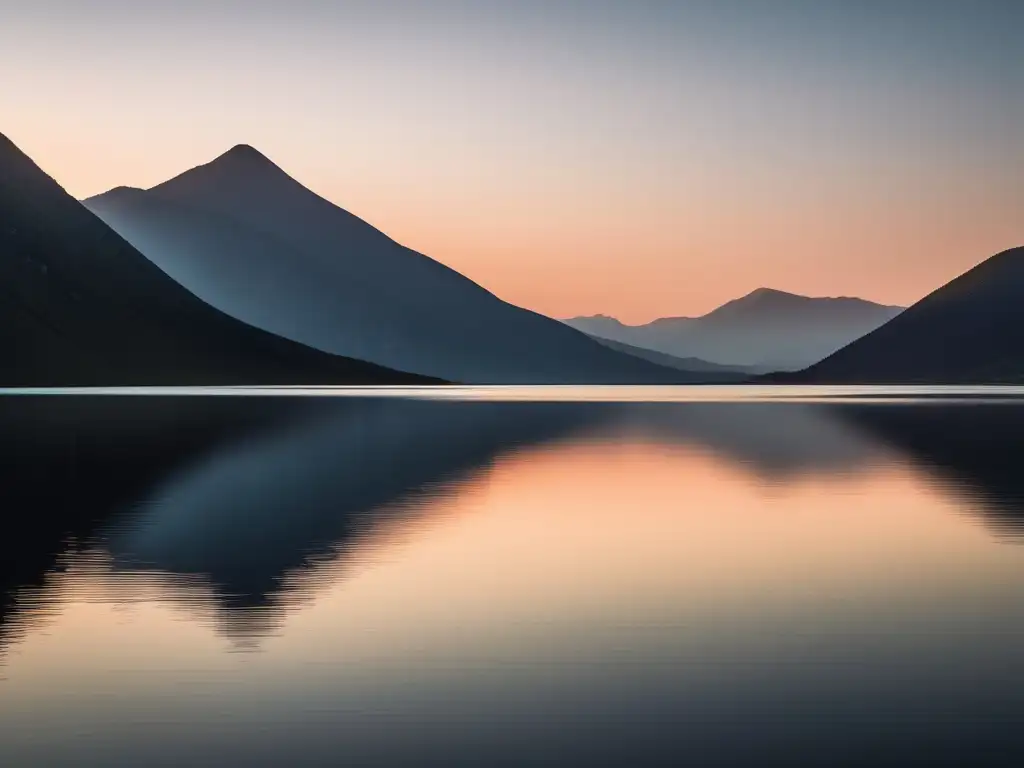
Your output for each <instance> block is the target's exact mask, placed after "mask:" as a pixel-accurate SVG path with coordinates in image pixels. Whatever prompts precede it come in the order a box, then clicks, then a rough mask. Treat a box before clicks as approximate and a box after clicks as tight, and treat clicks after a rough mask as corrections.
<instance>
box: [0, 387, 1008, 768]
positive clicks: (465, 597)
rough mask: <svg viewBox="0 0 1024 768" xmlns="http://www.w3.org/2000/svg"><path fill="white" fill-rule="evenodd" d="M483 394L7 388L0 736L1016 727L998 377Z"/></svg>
mask: <svg viewBox="0 0 1024 768" xmlns="http://www.w3.org/2000/svg"><path fill="white" fill-rule="evenodd" d="M510 399H511V400H513V401H509V400H510ZM500 400H502V401H500V402H499V401H495V400H488V399H484V398H479V399H476V400H473V401H466V402H460V401H456V400H444V401H426V400H419V399H407V398H393V399H356V398H343V399H337V398H326V399H325V398H295V397H276V398H268V397H264V396H260V397H255V396H254V397H248V398H207V397H190V398H173V397H153V398H115V397H107V398H89V397H80V398H77V397H61V398H43V397H38V398H37V397H29V398H0V421H2V423H3V425H4V427H5V429H4V431H3V435H4V436H3V438H2V444H0V450H2V455H0V459H2V470H0V471H2V479H3V487H4V488H5V489H6V491H5V495H6V500H5V501H6V503H5V506H6V507H7V508H8V510H9V515H8V518H7V519H8V521H9V526H10V528H9V531H8V535H7V536H5V537H4V538H5V539H6V542H5V544H4V545H3V550H4V551H3V555H4V559H3V563H4V573H3V578H4V581H3V593H2V594H3V596H2V602H0V677H2V681H0V763H2V764H4V765H19V764H46V765H65V764H67V765H71V764H75V765H81V764H87V765H138V764H147V765H223V764H245V765H274V764H284V763H288V764H294V765H335V764H339V762H343V763H346V764H355V765H433V764H437V765H482V764H490V765H495V764H502V765H503V764H507V765H524V764H551V765H604V764H608V765H645V764H652V765H678V764H680V763H681V762H682V761H690V762H692V763H694V764H699V765H744V764H751V762H752V761H755V762H756V764H759V765H764V764H779V765H785V764H789V765H792V764H793V759H794V755H801V756H803V758H804V759H806V760H809V761H820V762H819V763H818V764H825V762H828V763H830V764H840V765H841V764H844V763H849V764H864V765H888V764H892V765H915V764H929V765H945V764H948V765H959V764H965V763H964V760H970V761H972V762H973V764H976V765H985V764H1006V765H1012V764H1019V760H1020V758H1021V757H1024V755H1022V748H1021V747H1020V746H1019V745H1018V741H1019V740H1018V739H1017V738H1016V726H1015V723H1016V722H1017V721H1018V719H1019V712H1021V711H1024V710H1022V705H1024V686H1022V685H1021V683H1024V679H1022V678H1024V672H1022V670H1024V665H1022V664H1021V659H1020V650H1019V648H1020V647H1021V640H1022V639H1024V604H1022V603H1021V601H1020V599H1019V595H1020V594H1021V588H1022V586H1024V549H1021V548H1020V546H1019V543H1021V541H1022V533H1024V477H1021V476H1019V473H1018V472H1017V467H1016V464H1015V461H1014V457H1015V456H1019V451H1020V447H1021V444H1022V442H1024V437H1022V436H1024V407H1021V406H1017V405H1013V404H995V403H992V402H988V401H985V400H982V399H975V400H971V401H970V402H966V403H959V404H951V403H948V402H936V401H933V400H927V399H922V400H921V401H920V402H913V403H912V402H907V401H903V402H901V403H899V404H893V403H890V402H881V403H879V402H874V401H871V400H865V399H859V400H842V401H835V402H826V403H811V402H774V403H761V402H677V403H643V402H617V403H615V402H569V401H565V399H564V398H563V401H562V402H529V401H526V402H516V401H514V400H515V398H500Z"/></svg>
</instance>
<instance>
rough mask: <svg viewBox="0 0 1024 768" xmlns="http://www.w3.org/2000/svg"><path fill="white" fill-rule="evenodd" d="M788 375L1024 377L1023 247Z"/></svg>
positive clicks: (842, 379) (952, 379) (801, 378)
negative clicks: (807, 367)
mask: <svg viewBox="0 0 1024 768" xmlns="http://www.w3.org/2000/svg"><path fill="white" fill-rule="evenodd" d="M786 380H792V381H798V382H808V383H831V382H836V383H887V384H896V383H921V382H929V383H950V384H953V383H976V384H985V383H1001V382H1006V383H1020V382H1022V381H1024V247H1018V248H1011V249H1010V250H1008V251H1003V252H1002V253H999V254H997V255H995V256H993V257H991V258H990V259H988V260H986V261H984V262H982V263H981V264H979V265H978V266H976V267H974V268H973V269H971V270H970V271H968V272H966V273H965V274H963V275H961V276H960V277H958V278H956V279H955V280H953V281H952V282H950V283H948V284H946V285H944V286H942V287H941V288H939V289H938V290H936V291H934V292H933V293H931V294H929V295H928V296H926V297H925V298H923V299H921V301H919V302H918V303H917V304H914V305H913V306H912V307H910V309H908V310H907V311H906V312H904V313H903V314H901V315H900V316H899V317H897V318H895V319H894V320H892V321H890V322H889V323H887V324H885V325H883V326H882V327H881V328H878V329H877V330H876V331H874V332H873V333H870V334H868V335H867V336H865V337H864V338H862V339H859V340H857V341H856V342H854V343H852V344H850V345H849V346H847V347H845V348H843V349H841V350H839V351H838V352H836V353H835V354H833V355H831V356H830V357H829V358H827V359H825V360H823V361H821V362H820V363H818V364H817V365H814V366H812V367H811V368H809V369H807V370H806V371H803V372H801V373H799V374H796V375H795V376H793V377H789V378H787V379H786Z"/></svg>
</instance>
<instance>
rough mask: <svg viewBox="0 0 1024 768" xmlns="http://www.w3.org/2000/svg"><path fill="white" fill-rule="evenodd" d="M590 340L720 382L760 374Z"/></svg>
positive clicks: (618, 343) (618, 344)
mask: <svg viewBox="0 0 1024 768" xmlns="http://www.w3.org/2000/svg"><path fill="white" fill-rule="evenodd" d="M590 338H592V339H593V340H594V341H596V342H598V343H599V344H603V345H604V346H606V347H608V348H609V349H614V350H615V351H617V352H623V353H624V354H627V355H633V357H639V358H641V359H642V360H649V361H650V362H652V363H656V364H658V365H664V366H666V367H667V368H675V369H677V370H680V371H686V372H688V373H691V374H694V375H696V374H706V375H707V377H708V379H709V380H714V381H718V382H726V381H741V380H743V379H746V378H748V377H750V376H754V375H756V374H757V373H758V371H756V370H753V369H749V368H742V367H739V366H729V365H719V364H718V363H709V362H708V361H707V360H701V359H700V358H699V357H673V356H672V355H666V354H665V353H664V352H656V351H655V350H653V349H647V348H645V347H634V346H633V345H632V344H625V343H623V342H621V341H613V340H612V339H604V338H601V337H600V336H591V337H590Z"/></svg>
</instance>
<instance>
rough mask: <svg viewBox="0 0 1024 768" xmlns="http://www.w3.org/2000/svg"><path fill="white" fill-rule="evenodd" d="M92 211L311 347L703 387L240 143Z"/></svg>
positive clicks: (225, 306)
mask: <svg viewBox="0 0 1024 768" xmlns="http://www.w3.org/2000/svg"><path fill="white" fill-rule="evenodd" d="M85 205H86V206H87V207H88V208H89V209H90V210H91V211H93V212H94V213H95V214H96V215H98V216H99V217H100V218H102V219H103V220H104V221H105V222H106V223H107V224H109V225H110V226H111V227H113V228H114V229H115V230H117V232H119V233H120V234H121V235H122V236H123V237H124V238H125V239H127V240H128V241H129V242H130V243H132V245H134V246H135V247H136V248H138V249H139V250H140V251H141V252H142V253H144V254H145V255H146V256H147V257H148V258H149V259H151V260H152V261H153V263H155V264H156V265H157V266H158V267H160V269H162V270H163V271H164V272H166V273H167V274H168V275H170V276H171V277H172V278H174V279H175V280H176V281H178V282H179V283H181V284H182V285H183V286H185V287H186V288H188V289H189V290H190V291H192V292H193V293H195V294H196V295H197V296H199V297H200V298H201V299H203V300H204V301H207V302H209V303H210V304H212V305H213V306H215V307H217V308H219V309H221V310H223V311H224V312H227V313H228V314H230V315H232V316H234V317H237V318H239V319H240V320H243V321H245V322H247V323H251V324H252V325H255V326H257V327H259V328H262V329H264V330H267V331H270V332H272V333H275V334H279V335H281V336H284V337H285V338H288V339H292V340H294V341H299V342H302V343H304V344H309V345H310V346H312V347H316V348H318V349H321V350H324V351H326V352H331V353H335V354H339V355H346V356H349V357H353V358H358V359H360V360H368V361H371V362H374V363H377V364H379V365H383V366H387V367H389V368H395V369H399V370H404V371H413V372H416V373H421V374H426V375H430V376H436V377H440V378H443V379H446V380H450V381H458V382H465V383H495V384H541V383H647V382H650V383H670V382H673V383H675V382H680V383H681V382H688V381H700V380H704V379H706V378H708V376H707V374H706V373H699V372H695V373H693V374H685V373H683V372H681V371H679V370H677V369H675V368H669V367H663V366H660V365H656V364H654V363H652V362H650V361H648V360H643V359H640V358H639V357H637V356H633V355H626V354H622V353H620V352H617V351H614V350H611V349H609V348H608V347H606V346H604V345H601V344H599V343H597V342H595V341H594V340H593V339H590V338H588V337H587V336H586V335H585V334H582V333H579V332H578V331H576V330H574V329H572V328H569V327H567V326H565V325H563V324H561V323H558V322H557V321H554V320H551V319H550V318H547V317H543V316H541V315H538V314H535V313H533V312H530V311H528V310H525V309H520V308H519V307H515V306H512V305H511V304H508V303H506V302H504V301H502V300H500V299H498V298H497V297H496V296H494V295H493V294H491V293H489V292H488V291H486V290H485V289H483V288H481V287H480V286H479V285H477V284H476V283H474V282H472V281H471V280H469V279H468V278H466V277H464V276H462V275H461V274H459V273H457V272H455V271H454V270H452V269H449V268H448V267H446V266H444V265H442V264H440V263H438V262H436V261H434V260H432V259H430V258H428V257H426V256H424V255H422V254H420V253H417V252H415V251H413V250H410V249H409V248H406V247H404V246H402V245H400V244H398V243H396V242H395V241H394V240H392V239H391V238H389V237H387V236H386V235H384V234H383V233H382V232H380V231H378V230H376V229H374V228H373V227H372V226H370V225H369V224H367V223H366V222H365V221H362V220H361V219H359V218H357V217H356V216H353V215H352V214H351V213H348V212H347V211H345V210H343V209H341V208H339V207H337V206H336V205H334V204H332V203H330V202H328V201H327V200H325V199H323V198H322V197H320V196H318V195H316V194H314V193H313V192H311V191H310V190H308V189H306V188H305V187H303V186H302V185H301V184H300V183H299V182H297V181H296V180H295V179H293V178H292V177H290V176H289V175H288V174H287V173H285V172H284V171H283V170H281V169H280V168H278V167H277V166H276V165H274V163H272V162H271V161H270V160H269V159H267V158H266V157H265V156H264V155H262V154H261V153H259V152H258V151H257V150H255V149H253V148H252V147H248V146H238V147H235V148H234V149H232V150H230V151H229V152H227V153H226V154H224V155H222V156H221V157H219V158H217V159H215V160H214V161H213V162H211V163H209V164H207V165H203V166H200V167H198V168H194V169H192V170H190V171H187V172H186V173H184V174H182V175H180V176H178V177H176V178H174V179H171V180H170V181H167V182H165V183H163V184H160V185H159V186H157V187H154V188H153V189H150V190H141V189H130V188H118V189H114V190H111V191H110V192H107V193H105V194H103V195H100V196H98V197H94V198H91V199H89V200H87V201H85Z"/></svg>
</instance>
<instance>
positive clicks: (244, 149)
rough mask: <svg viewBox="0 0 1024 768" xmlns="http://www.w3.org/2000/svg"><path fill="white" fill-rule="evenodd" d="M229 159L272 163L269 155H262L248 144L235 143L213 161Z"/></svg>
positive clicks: (242, 161)
mask: <svg viewBox="0 0 1024 768" xmlns="http://www.w3.org/2000/svg"><path fill="white" fill-rule="evenodd" d="M228 160H229V161H231V162H235V163H257V164H259V165H274V163H273V162H272V161H271V160H270V158H269V157H267V156H266V155H264V154H263V153H262V152H260V151H259V150H258V149H256V148H255V147H253V146H251V145H250V144H236V145H235V146H233V147H232V148H231V149H229V150H228V151H227V152H225V153H224V154H223V155H221V156H220V157H218V158H217V159H216V160H214V161H213V162H215V163H216V162H218V161H228Z"/></svg>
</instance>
